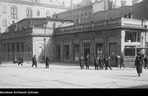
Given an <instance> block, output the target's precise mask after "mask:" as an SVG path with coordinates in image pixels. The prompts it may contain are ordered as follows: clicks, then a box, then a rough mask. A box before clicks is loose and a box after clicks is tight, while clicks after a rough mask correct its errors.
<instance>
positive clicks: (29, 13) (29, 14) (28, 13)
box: [26, 8, 32, 18]
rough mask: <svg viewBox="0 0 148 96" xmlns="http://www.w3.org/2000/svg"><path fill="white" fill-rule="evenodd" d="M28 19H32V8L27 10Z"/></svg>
mask: <svg viewBox="0 0 148 96" xmlns="http://www.w3.org/2000/svg"><path fill="white" fill-rule="evenodd" d="M26 17H27V18H31V17H32V9H31V8H27V9H26Z"/></svg>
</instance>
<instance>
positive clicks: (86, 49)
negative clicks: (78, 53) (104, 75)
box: [84, 44, 90, 60]
mask: <svg viewBox="0 0 148 96" xmlns="http://www.w3.org/2000/svg"><path fill="white" fill-rule="evenodd" d="M87 54H89V56H90V44H84V58H86V57H87ZM89 60H90V57H89Z"/></svg>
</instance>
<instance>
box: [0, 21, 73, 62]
mask: <svg viewBox="0 0 148 96" xmlns="http://www.w3.org/2000/svg"><path fill="white" fill-rule="evenodd" d="M71 24H73V23H72V21H68V20H58V19H52V18H26V19H23V20H21V21H19V22H17V23H14V24H12V25H11V26H9V27H8V29H7V30H8V31H7V32H4V33H2V34H1V37H0V58H1V60H2V61H12V60H13V58H17V57H18V56H22V57H23V59H24V61H31V60H32V56H33V55H36V57H37V60H38V61H39V62H42V61H44V60H45V58H44V57H48V58H50V60H54V41H53V35H54V33H53V30H54V29H55V28H58V27H62V26H68V25H71Z"/></svg>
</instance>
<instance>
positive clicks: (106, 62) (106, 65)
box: [105, 57, 112, 70]
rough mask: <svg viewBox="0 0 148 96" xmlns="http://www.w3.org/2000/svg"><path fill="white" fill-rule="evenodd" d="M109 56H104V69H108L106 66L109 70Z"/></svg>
mask: <svg viewBox="0 0 148 96" xmlns="http://www.w3.org/2000/svg"><path fill="white" fill-rule="evenodd" d="M110 59H111V58H110V57H106V58H105V70H108V67H109V68H110V70H112V68H111V66H110Z"/></svg>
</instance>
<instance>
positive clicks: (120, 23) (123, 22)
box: [55, 18, 144, 35]
mask: <svg viewBox="0 0 148 96" xmlns="http://www.w3.org/2000/svg"><path fill="white" fill-rule="evenodd" d="M142 22H143V21H142V20H135V19H127V18H115V19H110V20H103V21H97V22H92V23H87V24H81V25H74V26H68V27H61V28H57V29H55V35H60V34H66V33H75V32H82V31H91V30H102V29H108V28H116V27H126V26H129V27H131V26H132V27H135V28H144V27H143V24H144V23H142Z"/></svg>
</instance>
